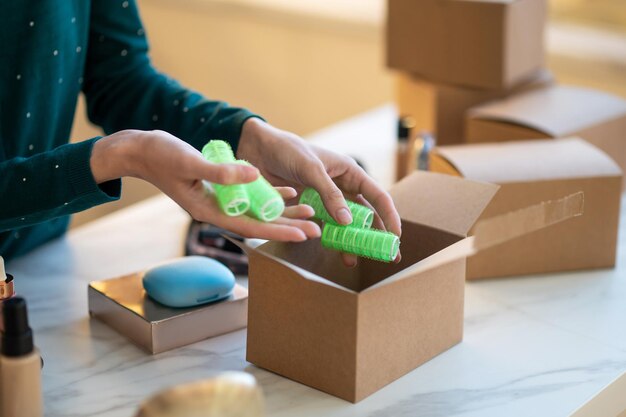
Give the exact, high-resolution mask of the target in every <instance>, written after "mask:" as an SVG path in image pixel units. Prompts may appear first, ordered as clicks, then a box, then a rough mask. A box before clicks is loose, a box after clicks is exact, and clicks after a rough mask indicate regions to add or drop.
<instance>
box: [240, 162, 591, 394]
mask: <svg viewBox="0 0 626 417" xmlns="http://www.w3.org/2000/svg"><path fill="white" fill-rule="evenodd" d="M497 188H498V187H497V186H496V185H493V184H487V183H480V182H474V181H469V180H465V179H461V178H455V177H452V176H447V175H441V174H433V173H427V172H416V173H414V174H412V175H410V176H408V177H406V178H405V179H404V180H402V181H400V182H399V183H397V184H396V185H395V186H394V187H393V189H392V190H391V194H392V197H393V198H394V201H395V203H396V207H397V208H398V210H399V212H400V214H401V216H402V222H403V223H402V230H403V235H402V246H401V251H402V261H401V262H400V263H399V264H393V263H392V264H385V263H381V262H374V261H369V260H362V261H361V262H360V263H359V265H358V267H356V268H346V267H345V266H343V262H342V261H341V256H340V254H339V253H338V252H333V251H328V250H326V249H324V248H323V247H322V246H321V245H320V243H319V240H311V241H307V242H303V243H295V244H294V243H287V244H286V243H280V242H269V243H266V244H265V245H262V246H259V247H258V248H256V249H253V248H250V247H246V246H245V245H244V246H243V247H244V249H245V250H246V252H247V253H248V256H249V259H250V269H249V291H250V299H249V310H248V336H247V356H246V359H247V360H248V361H249V362H251V363H253V364H255V365H257V366H260V367H262V368H265V369H267V370H270V371H272V372H275V373H277V374H280V375H283V376H285V377H287V378H290V379H293V380H295V381H298V382H301V383H303V384H306V385H309V386H311V387H314V388H317V389H319V390H321V391H324V392H327V393H330V394H332V395H335V396H337V397H340V398H343V399H345V400H348V401H352V402H357V401H360V400H361V399H363V398H365V397H367V396H368V395H370V394H372V393H374V392H375V391H377V390H379V389H380V388H382V387H383V386H385V385H387V384H389V383H390V382H392V381H394V380H395V379H397V378H399V377H401V376H402V375H404V374H406V373H407V372H409V371H411V370H413V369H415V368H416V367H418V366H419V365H421V364H422V363H424V362H426V361H428V360H429V359H431V358H433V357H435V356H436V355H438V354H440V353H441V352H443V351H445V350H447V349H448V348H450V347H452V346H454V345H455V344H457V343H459V342H460V341H461V339H462V337H463V299H464V282H465V256H468V255H471V254H473V253H476V252H477V251H479V250H481V249H482V248H485V247H489V246H490V245H492V244H495V243H498V242H502V241H506V240H508V239H511V238H514V237H516V236H518V235H521V234H524V233H527V232H529V231H530V230H533V228H535V227H536V228H541V227H544V226H545V225H547V224H548V223H550V222H552V221H560V220H562V219H564V218H567V217H570V216H573V215H576V214H579V213H580V210H581V203H582V198H581V195H580V194H578V195H576V196H573V197H570V198H568V199H566V200H563V201H559V202H554V203H550V204H548V205H541V206H536V207H532V208H530V209H528V210H525V211H521V212H518V213H515V214H514V215H513V216H508V217H506V218H495V219H490V220H489V221H487V222H486V223H483V226H482V227H480V226H477V232H476V236H475V237H471V238H465V236H466V234H467V232H468V230H469V229H470V228H471V227H472V225H473V224H474V221H475V220H476V218H478V216H479V215H480V213H481V212H482V210H483V209H484V207H485V206H486V205H487V204H488V202H489V201H490V200H491V198H492V197H493V195H494V194H495V192H496V190H497ZM546 213H547V214H548V217H545V215H546ZM513 225H515V226H517V227H511V226H513ZM526 225H532V226H531V227H530V228H527V227H526ZM494 226H495V227H494Z"/></svg>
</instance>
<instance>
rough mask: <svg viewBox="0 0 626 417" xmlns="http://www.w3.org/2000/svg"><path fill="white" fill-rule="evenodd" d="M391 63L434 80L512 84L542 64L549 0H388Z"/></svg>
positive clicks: (493, 86) (476, 84) (477, 84)
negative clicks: (547, 3)
mask: <svg viewBox="0 0 626 417" xmlns="http://www.w3.org/2000/svg"><path fill="white" fill-rule="evenodd" d="M387 5H388V7H387V26H386V30H387V40H386V50H387V65H388V66H389V67H390V68H393V69H398V70H402V71H407V72H410V73H414V74H418V75H420V76H422V77H424V78H426V79H429V80H431V81H436V82H440V83H447V84H457V85H463V86H469V87H479V88H490V89H503V88H507V87H511V86H513V85H515V84H516V83H518V82H520V81H522V80H523V79H525V78H527V77H528V76H529V75H530V74H532V73H533V72H535V71H538V70H539V69H541V68H543V67H544V63H545V47H544V26H545V22H546V8H547V6H546V0H387Z"/></svg>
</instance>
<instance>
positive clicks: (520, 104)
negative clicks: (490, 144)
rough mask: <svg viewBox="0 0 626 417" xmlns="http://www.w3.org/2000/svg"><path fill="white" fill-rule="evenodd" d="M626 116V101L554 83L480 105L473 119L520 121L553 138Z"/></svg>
mask: <svg viewBox="0 0 626 417" xmlns="http://www.w3.org/2000/svg"><path fill="white" fill-rule="evenodd" d="M624 115H626V100H624V99H622V98H620V97H617V96H614V95H611V94H607V93H604V92H601V91H597V90H593V89H590V88H582V87H572V86H563V85H555V86H550V87H547V88H542V89H538V90H533V91H529V92H526V93H523V94H518V95H514V96H511V97H509V98H506V99H504V100H498V101H492V102H490V103H488V104H485V105H482V106H477V107H474V108H472V109H470V110H469V111H468V117H469V118H470V119H483V120H497V121H502V122H507V123H513V124H518V125H522V126H526V127H530V128H532V129H535V130H538V131H540V132H543V133H545V134H547V135H550V136H552V137H563V136H568V135H571V134H575V133H577V132H578V131H580V130H583V129H585V128H587V127H589V126H592V125H595V124H598V123H603V122H605V121H608V120H611V119H615V118H618V117H622V116H624Z"/></svg>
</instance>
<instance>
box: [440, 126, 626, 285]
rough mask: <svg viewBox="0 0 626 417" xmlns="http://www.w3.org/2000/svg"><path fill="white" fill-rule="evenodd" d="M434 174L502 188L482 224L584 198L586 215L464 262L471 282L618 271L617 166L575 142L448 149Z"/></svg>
mask: <svg viewBox="0 0 626 417" xmlns="http://www.w3.org/2000/svg"><path fill="white" fill-rule="evenodd" d="M430 167H431V170H433V171H435V172H443V173H448V174H452V175H458V176H462V177H464V178H468V179H472V180H476V181H488V182H491V183H494V184H498V185H500V189H499V191H498V192H497V193H496V195H495V197H494V198H493V200H492V201H491V203H489V205H488V206H487V208H486V209H485V211H484V212H483V213H482V215H481V219H487V218H489V217H492V216H496V215H500V214H503V213H507V212H510V211H512V210H516V209H520V208H522V207H526V206H528V205H530V204H536V203H538V202H540V201H543V200H550V199H554V198H558V197H560V196H562V195H566V194H570V193H573V192H576V191H578V190H582V191H583V192H584V193H585V214H584V216H581V217H578V218H576V219H572V220H570V221H568V222H565V223H562V224H558V225H555V226H554V227H551V228H549V229H545V230H539V231H537V232H534V233H531V234H528V235H526V236H522V237H520V238H519V239H515V240H512V241H510V242H506V243H503V244H502V245H498V246H495V247H493V248H489V249H486V250H484V251H483V252H481V253H479V254H477V255H476V256H473V257H471V258H469V259H468V260H467V278H468V279H476V278H491V277H502V276H511V275H524V274H534V273H543V272H557V271H569V270H577V269H591V268H606V267H613V266H614V265H615V256H616V249H617V248H616V245H617V231H618V223H619V212H620V197H621V184H620V182H621V180H622V176H621V173H620V170H619V167H618V166H617V165H616V164H615V162H614V161H612V160H611V158H609V157H608V156H607V155H606V154H605V153H604V152H602V151H600V150H599V149H597V148H596V147H594V146H593V145H591V144H589V143H587V142H585V141H583V140H582V139H578V138H569V139H556V140H537V141H532V140H531V141H520V142H508V143H496V144H480V145H465V146H444V147H440V148H436V149H435V151H434V152H433V153H432V155H431V160H430Z"/></svg>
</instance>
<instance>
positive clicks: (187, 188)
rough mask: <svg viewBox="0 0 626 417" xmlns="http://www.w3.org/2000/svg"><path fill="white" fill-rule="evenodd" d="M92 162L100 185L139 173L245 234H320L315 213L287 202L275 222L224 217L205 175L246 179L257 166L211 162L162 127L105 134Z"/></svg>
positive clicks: (225, 180)
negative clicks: (314, 219)
mask: <svg viewBox="0 0 626 417" xmlns="http://www.w3.org/2000/svg"><path fill="white" fill-rule="evenodd" d="M90 162H91V169H92V173H93V176H94V179H95V181H96V183H98V184H100V183H102V182H105V181H109V180H112V179H116V178H120V177H123V176H132V177H137V178H141V179H143V180H146V181H148V182H150V183H152V184H153V185H155V186H156V187H157V188H159V189H160V190H161V191H163V192H164V193H165V194H167V195H168V196H169V197H170V198H172V199H173V200H174V201H175V202H176V203H178V204H179V205H180V206H181V207H182V208H183V209H185V210H186V211H187V212H188V213H189V214H190V215H191V216H192V217H193V218H194V219H196V220H200V221H203V222H208V223H211V224H214V225H216V226H219V227H222V228H224V229H228V230H231V231H233V232H235V233H237V234H239V235H242V236H246V237H256V238H262V239H272V240H282V241H296V242H299V241H304V240H306V239H307V238H312V237H319V236H320V229H319V226H318V225H317V224H315V223H314V222H311V221H307V220H304V219H306V218H309V217H311V216H312V215H313V210H312V209H311V208H310V207H308V206H305V205H297V206H292V207H288V208H287V209H286V210H285V213H284V214H283V217H281V218H279V219H278V220H276V221H274V222H272V223H263V222H260V221H257V220H255V219H252V218H250V217H247V216H239V217H229V216H226V215H225V214H224V213H222V211H221V209H220V208H219V206H218V205H217V201H216V199H215V198H214V197H213V196H212V195H210V193H208V192H207V189H206V188H205V186H204V184H203V183H202V180H206V181H208V182H211V183H217V184H241V183H247V182H250V181H253V180H255V179H256V178H257V177H258V175H259V172H258V170H257V169H256V168H254V167H249V166H245V165H235V164H212V163H210V162H208V161H206V160H205V159H204V158H203V157H202V155H201V154H200V153H199V152H198V151H197V150H196V149H194V148H193V147H192V146H191V145H189V144H187V143H186V142H184V141H182V140H180V139H178V138H176V137H174V136H172V135H170V134H169V133H166V132H163V131H139V130H124V131H120V132H117V133H114V134H112V135H110V136H107V137H104V138H102V139H100V140H98V141H97V142H96V143H95V144H94V147H93V151H92V154H91V161H90ZM277 189H278V191H279V192H280V193H281V195H282V196H283V198H285V199H291V198H294V197H296V195H297V194H296V191H295V190H294V189H293V188H290V187H277Z"/></svg>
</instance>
